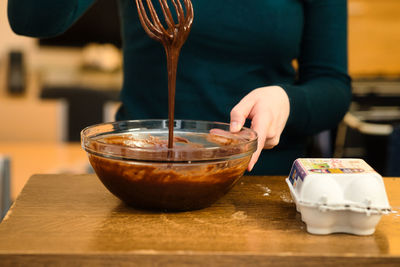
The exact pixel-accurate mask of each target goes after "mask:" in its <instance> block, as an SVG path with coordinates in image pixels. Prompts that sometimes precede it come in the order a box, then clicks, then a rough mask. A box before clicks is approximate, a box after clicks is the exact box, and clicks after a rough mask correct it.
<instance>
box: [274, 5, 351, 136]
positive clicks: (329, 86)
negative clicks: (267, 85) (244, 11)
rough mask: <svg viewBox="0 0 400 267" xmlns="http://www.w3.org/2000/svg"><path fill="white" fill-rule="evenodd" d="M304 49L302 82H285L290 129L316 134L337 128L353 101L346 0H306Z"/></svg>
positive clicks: (299, 59)
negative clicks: (348, 54) (349, 69)
mask: <svg viewBox="0 0 400 267" xmlns="http://www.w3.org/2000/svg"><path fill="white" fill-rule="evenodd" d="M300 49H301V50H300V56H299V58H298V64H299V73H298V81H297V82H296V83H295V84H281V86H282V87H283V88H284V89H285V91H286V93H287V94H288V96H289V100H290V109H291V110H290V115H289V119H288V122H287V124H286V131H288V133H290V134H293V133H294V134H314V133H317V132H319V131H322V130H325V129H331V128H334V127H335V126H336V125H337V124H338V123H339V122H340V120H341V119H342V118H343V116H344V114H345V113H346V111H347V110H348V107H349V105H350V101H351V87H350V77H349V76H348V74H347V3H346V0H324V1H320V0H316V1H315V0H305V1H304V29H303V37H302V43H301V48H300Z"/></svg>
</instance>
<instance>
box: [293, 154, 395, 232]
mask: <svg viewBox="0 0 400 267" xmlns="http://www.w3.org/2000/svg"><path fill="white" fill-rule="evenodd" d="M286 182H287V184H288V186H289V188H290V193H291V195H292V198H293V200H294V202H295V203H296V209H297V211H298V212H300V213H301V219H302V221H303V222H305V224H306V225H307V231H308V232H309V233H312V234H319V235H324V234H331V233H350V234H355V235H371V234H373V233H374V232H375V227H376V225H377V224H378V222H379V220H380V219H381V216H382V214H388V213H389V212H390V206H389V201H388V198H387V195H386V190H385V185H384V183H383V179H382V176H381V175H379V174H378V173H377V172H376V171H375V170H374V169H373V168H371V166H369V165H368V164H367V163H366V162H365V161H364V160H362V159H326V158H300V159H297V160H295V161H294V163H293V166H292V169H291V172H290V174H289V177H288V178H287V179H286Z"/></svg>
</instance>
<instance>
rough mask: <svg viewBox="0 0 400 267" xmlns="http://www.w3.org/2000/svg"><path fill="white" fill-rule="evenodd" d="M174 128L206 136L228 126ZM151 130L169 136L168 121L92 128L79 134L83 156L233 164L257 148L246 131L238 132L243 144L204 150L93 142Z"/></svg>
mask: <svg viewBox="0 0 400 267" xmlns="http://www.w3.org/2000/svg"><path fill="white" fill-rule="evenodd" d="M174 125H175V127H174V131H179V130H182V131H187V132H190V130H194V131H195V130H196V129H197V130H199V129H198V128H196V127H195V126H201V129H202V130H203V131H204V133H208V131H209V130H211V129H215V128H217V129H223V130H227V131H229V124H228V123H223V122H213V121H201V120H175V121H174ZM188 126H191V127H189V128H183V129H182V127H188ZM149 127H150V128H149ZM151 129H153V130H156V129H162V130H163V131H166V132H167V134H168V120H166V119H157V120H155V119H146V120H123V121H116V122H108V123H100V124H95V125H91V126H88V127H86V128H84V129H83V130H82V131H81V144H82V148H83V149H84V150H85V151H86V152H88V153H90V154H93V155H96V156H100V157H105V158H110V159H116V160H124V161H138V162H174V163H178V162H182V163H187V162H191V163H194V162H204V161H222V160H232V159H236V158H241V157H245V156H247V155H249V154H250V155H251V154H252V153H253V152H254V151H255V150H256V148H257V133H256V132H255V131H253V130H252V129H249V128H247V127H243V128H242V130H241V131H240V133H241V135H243V137H244V138H243V140H244V141H243V142H240V143H239V144H233V145H226V146H217V145H216V146H215V147H205V148H192V147H187V148H179V149H176V148H172V149H171V148H162V149H160V148H157V149H154V148H136V147H129V146H123V145H119V144H110V143H107V142H102V141H100V140H96V139H98V138H100V137H101V136H107V135H109V134H125V133H130V132H139V131H141V130H142V131H143V130H151ZM206 130H207V132H206ZM192 132H193V131H192ZM196 132H197V131H196ZM201 133H203V132H201Z"/></svg>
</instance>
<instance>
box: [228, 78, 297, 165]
mask: <svg viewBox="0 0 400 267" xmlns="http://www.w3.org/2000/svg"><path fill="white" fill-rule="evenodd" d="M289 112H290V103H289V97H288V95H287V94H286V92H285V90H283V88H282V87H280V86H266V87H260V88H257V89H255V90H253V91H251V92H250V93H249V94H248V95H246V96H245V97H244V98H243V99H242V100H241V101H240V102H239V103H238V104H237V105H236V106H235V107H234V108H233V109H232V111H231V114H230V116H231V121H230V131H231V132H238V131H240V129H241V128H242V127H243V125H244V123H245V121H246V119H251V128H252V129H253V130H254V131H256V132H257V134H258V143H257V150H256V151H255V152H254V154H253V156H252V158H251V160H250V163H249V166H248V167H247V170H248V171H251V170H252V169H253V167H254V164H255V163H256V162H257V160H258V157H259V156H260V153H261V150H262V149H263V148H265V149H271V148H273V147H274V146H276V145H277V144H278V143H279V140H280V136H281V133H282V131H283V129H284V128H285V124H286V121H287V119H288V117H289Z"/></svg>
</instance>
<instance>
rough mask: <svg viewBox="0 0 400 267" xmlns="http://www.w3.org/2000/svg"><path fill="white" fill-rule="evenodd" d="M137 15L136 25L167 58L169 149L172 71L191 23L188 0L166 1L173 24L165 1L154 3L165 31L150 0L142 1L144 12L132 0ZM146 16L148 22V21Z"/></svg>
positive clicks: (171, 118) (172, 119)
mask: <svg viewBox="0 0 400 267" xmlns="http://www.w3.org/2000/svg"><path fill="white" fill-rule="evenodd" d="M135 1H136V7H137V10H138V14H139V19H140V22H141V24H142V26H143V28H144V30H145V31H146V33H147V35H149V36H150V38H152V39H154V40H156V41H158V42H161V43H162V44H163V46H164V49H165V53H166V56H167V71H168V103H169V107H168V119H169V122H168V123H169V135H168V148H172V147H173V125H174V110H175V88H176V72H177V68H178V58H179V53H180V50H181V48H182V46H183V44H184V43H185V41H186V39H187V37H188V35H189V33H190V30H191V27H192V23H193V15H194V14H193V6H192V2H191V1H190V0H182V1H183V5H182V3H181V0H170V2H171V3H172V5H173V7H174V9H175V13H176V18H177V22H175V21H174V18H173V15H172V13H171V10H170V8H169V5H168V2H167V0H158V2H159V3H160V7H161V10H162V14H163V17H164V22H165V24H166V26H167V28H165V27H164V25H163V23H162V22H161V20H160V18H159V16H158V15H157V12H156V10H155V8H154V5H153V3H152V1H151V0H146V3H147V10H148V12H147V11H146V8H145V6H144V4H143V0H135ZM148 13H150V17H151V19H149V16H148Z"/></svg>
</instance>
